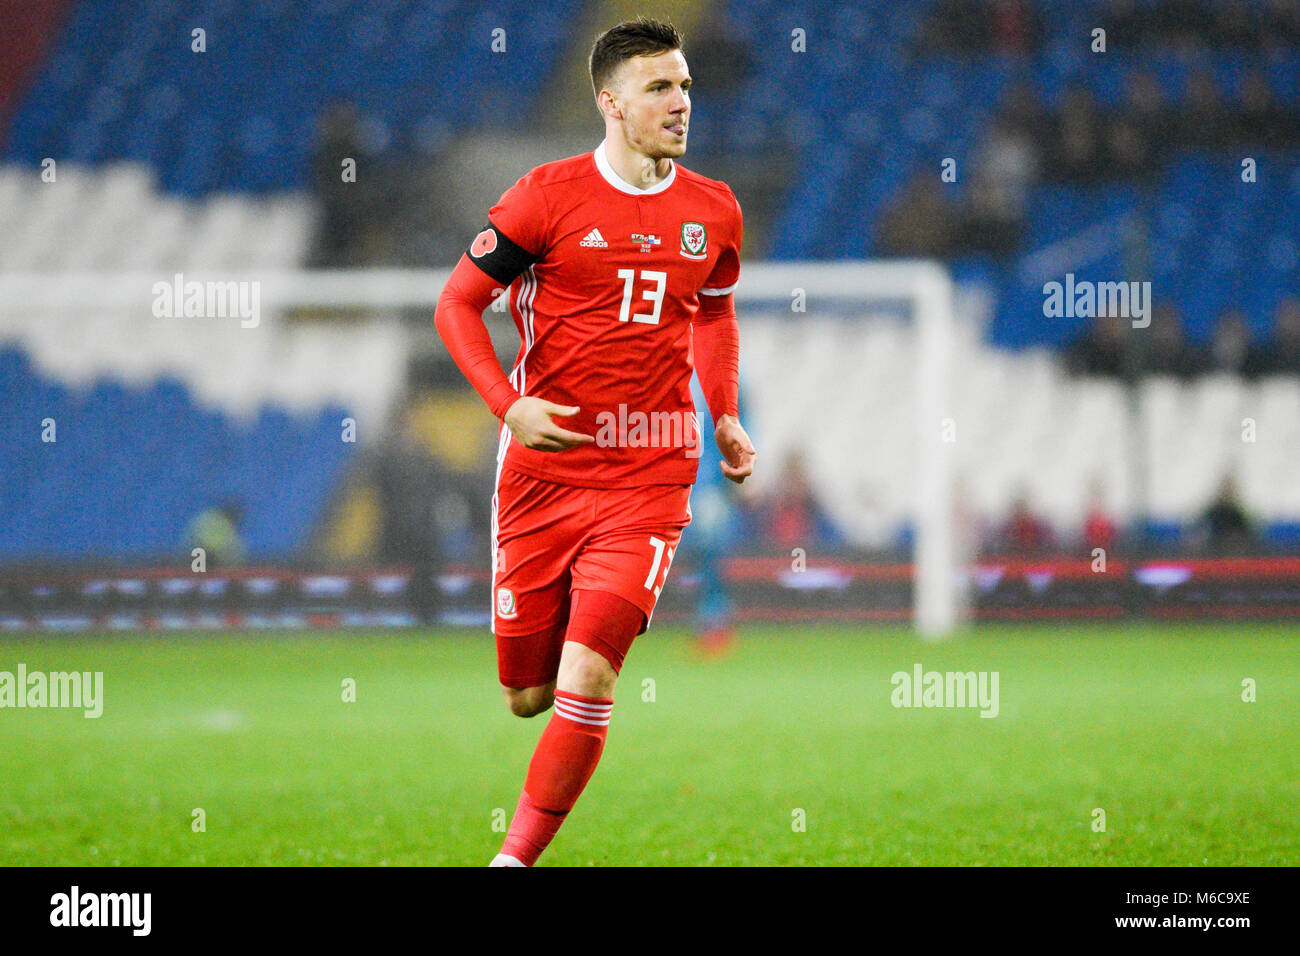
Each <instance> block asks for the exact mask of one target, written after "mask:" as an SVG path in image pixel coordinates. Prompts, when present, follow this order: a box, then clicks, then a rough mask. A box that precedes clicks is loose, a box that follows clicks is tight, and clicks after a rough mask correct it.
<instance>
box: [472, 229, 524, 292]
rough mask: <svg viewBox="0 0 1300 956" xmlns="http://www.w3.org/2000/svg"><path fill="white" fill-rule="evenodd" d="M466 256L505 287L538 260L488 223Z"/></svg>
mask: <svg viewBox="0 0 1300 956" xmlns="http://www.w3.org/2000/svg"><path fill="white" fill-rule="evenodd" d="M468 255H469V258H470V261H471V262H473V263H474V265H476V266H478V267H479V268H480V269H482V270H483V271H484V272H486V273H487V274H488V275H489V276H491V277H492V278H493V279H495V280H496V281H497V282H500V283H501V284H502V285H505V286H508V285H510V283H512V282H514V281H515V279H517V278H518V277H519V275H520V273H522V272H523V271H524V270H525V269H527V268H528V267H529V266H531V265H532V264H533V263H534V262H536V261H537V259H538V257H537V256H535V255H533V254H532V253H531V252H529V251H528V250H527V249H525V248H524V247H523V246H521V245H519V244H518V243H516V242H515V241H514V240H512V239H511V238H510V237H509V236H507V235H506V234H505V233H504V232H502V231H501V230H500V229H498V228H497V227H496V226H494V225H492V223H490V222H489V223H488V224H487V225H486V226H485V227H484V228H483V231H482V232H480V233H479V234H478V235H477V236H475V237H474V241H473V242H472V243H470V247H469V252H468Z"/></svg>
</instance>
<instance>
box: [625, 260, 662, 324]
mask: <svg viewBox="0 0 1300 956" xmlns="http://www.w3.org/2000/svg"><path fill="white" fill-rule="evenodd" d="M618 277H619V278H620V279H622V280H623V307H622V308H621V309H620V310H619V313H618V320H619V321H620V322H626V321H628V320H629V319H631V321H633V322H643V323H645V324H646V325H658V324H659V311H660V309H662V308H663V306H664V286H665V285H667V283H668V273H666V272H653V271H651V270H649V269H642V270H641V281H642V282H646V283H654V288H653V289H651V288H648V287H647V288H644V289H642V292H641V298H642V299H643V300H644V301H646V302H653V303H654V307H655V308H654V311H653V312H638V313H636V314H635V315H633V314H632V291H633V289H634V288H635V286H636V270H635V269H619V270H618Z"/></svg>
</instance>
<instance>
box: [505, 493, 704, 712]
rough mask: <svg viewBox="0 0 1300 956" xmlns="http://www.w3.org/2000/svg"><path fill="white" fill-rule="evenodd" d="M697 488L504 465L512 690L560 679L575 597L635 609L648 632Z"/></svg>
mask: <svg viewBox="0 0 1300 956" xmlns="http://www.w3.org/2000/svg"><path fill="white" fill-rule="evenodd" d="M690 496H691V486H690V485H640V486H637V487H635V488H578V487H575V486H573V485H559V484H555V483H553V482H549V481H543V480H541V479H540V478H533V477H530V476H528V475H524V474H521V473H519V472H517V471H512V470H508V469H502V471H501V474H500V476H499V477H498V479H497V492H496V495H495V496H493V499H492V534H493V565H492V600H493V608H492V632H493V633H494V634H495V635H496V643H497V670H498V676H499V677H500V680H501V683H502V684H503V685H504V686H506V687H536V686H538V685H540V684H546V683H549V682H550V681H553V680H555V675H556V674H557V673H558V671H559V667H560V651H561V649H562V648H563V646H564V632H565V628H566V626H567V624H568V621H569V604H570V593H571V592H573V591H578V590H585V591H605V592H608V593H610V594H614V595H617V596H618V597H621V598H623V599H624V600H625V601H628V602H630V603H631V604H634V605H636V606H637V607H638V608H640V609H641V612H642V613H643V614H644V615H645V618H644V620H643V621H642V624H641V629H640V631H638V632H637V633H639V634H644V633H645V630H646V628H647V627H649V625H650V618H651V616H652V615H653V614H654V609H655V602H656V601H657V600H658V599H659V592H660V590H661V589H662V588H663V586H664V582H665V581H666V580H667V578H668V568H669V566H670V565H671V564H672V560H673V554H674V552H675V551H676V550H677V544H678V542H679V541H681V537H682V531H683V530H684V529H685V527H686V526H687V525H688V524H689V523H690V520H691V507H690Z"/></svg>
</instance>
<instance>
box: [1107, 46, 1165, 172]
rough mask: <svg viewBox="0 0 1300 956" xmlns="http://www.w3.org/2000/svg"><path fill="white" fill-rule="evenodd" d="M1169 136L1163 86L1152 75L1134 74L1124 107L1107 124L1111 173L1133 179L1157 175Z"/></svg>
mask: <svg viewBox="0 0 1300 956" xmlns="http://www.w3.org/2000/svg"><path fill="white" fill-rule="evenodd" d="M1168 135H1169V122H1168V119H1167V118H1166V113H1165V101H1164V94H1163V93H1162V92H1161V90H1160V84H1159V83H1158V82H1157V81H1156V78H1155V77H1154V76H1152V75H1151V74H1150V73H1147V72H1135V73H1133V74H1132V75H1130V76H1129V79H1128V85H1127V88H1126V90H1125V100H1124V107H1123V108H1122V109H1121V110H1119V111H1118V112H1116V113H1113V114H1111V115H1110V116H1108V117H1107V120H1106V164H1107V169H1108V172H1109V173H1110V174H1112V175H1114V176H1119V177H1121V178H1130V179H1131V178H1140V177H1149V176H1153V175H1155V174H1156V173H1157V172H1158V171H1159V163H1160V159H1161V158H1162V153H1163V147H1164V144H1165V143H1166V142H1167V140H1168Z"/></svg>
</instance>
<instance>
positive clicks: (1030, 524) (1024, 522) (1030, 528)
mask: <svg viewBox="0 0 1300 956" xmlns="http://www.w3.org/2000/svg"><path fill="white" fill-rule="evenodd" d="M1000 543H1001V546H1002V547H1003V548H1004V549H1006V550H1008V551H1012V552H1015V553H1017V554H1040V553H1042V552H1044V551H1047V550H1048V549H1050V548H1051V547H1052V529H1051V527H1050V526H1049V525H1048V523H1047V522H1046V521H1045V520H1044V519H1043V518H1042V517H1040V516H1039V515H1038V514H1036V513H1035V512H1034V510H1033V509H1032V508H1031V507H1030V505H1029V494H1028V492H1026V491H1025V490H1024V489H1023V488H1021V489H1019V490H1017V491H1016V493H1015V498H1014V499H1013V501H1012V504H1011V514H1010V516H1009V517H1008V518H1007V522H1006V524H1005V525H1003V527H1002V532H1001V542H1000Z"/></svg>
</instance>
